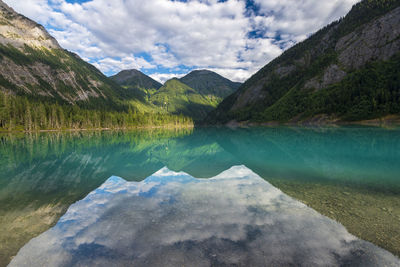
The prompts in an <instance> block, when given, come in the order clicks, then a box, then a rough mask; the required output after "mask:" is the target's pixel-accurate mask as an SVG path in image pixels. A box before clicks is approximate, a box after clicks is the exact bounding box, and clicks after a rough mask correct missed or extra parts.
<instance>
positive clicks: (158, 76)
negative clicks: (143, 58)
mask: <svg viewBox="0 0 400 267" xmlns="http://www.w3.org/2000/svg"><path fill="white" fill-rule="evenodd" d="M149 76H150V77H151V78H153V79H154V80H156V81H159V82H160V83H162V84H163V83H165V82H166V81H168V80H170V79H172V78H178V79H179V78H181V77H183V76H185V74H181V73H153V74H150V75H149Z"/></svg>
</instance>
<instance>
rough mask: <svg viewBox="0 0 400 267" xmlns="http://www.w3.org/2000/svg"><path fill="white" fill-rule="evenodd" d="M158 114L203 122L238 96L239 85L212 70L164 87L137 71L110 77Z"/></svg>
mask: <svg viewBox="0 0 400 267" xmlns="http://www.w3.org/2000/svg"><path fill="white" fill-rule="evenodd" d="M111 79H112V80H114V81H115V82H116V83H118V84H119V85H121V86H122V87H123V88H125V89H126V90H128V91H129V93H132V94H134V95H135V96H136V97H137V98H138V99H140V100H141V101H142V102H143V103H146V104H147V107H150V108H152V109H153V110H154V111H155V112H159V113H167V114H183V115H185V116H188V117H190V118H193V119H194V120H195V121H199V120H202V119H204V118H205V117H206V115H207V114H208V112H210V111H211V110H213V109H214V108H215V107H216V106H217V105H218V104H219V103H220V102H221V101H222V100H223V98H224V97H226V96H228V95H229V94H231V93H233V92H235V91H236V90H237V88H238V87H239V86H240V83H235V82H232V81H230V80H228V79H226V78H224V77H222V76H221V75H219V74H217V73H215V72H212V71H209V70H195V71H192V72H190V73H189V74H187V75H186V76H184V77H183V78H181V79H177V78H174V79H171V80H169V81H167V82H166V83H165V84H164V85H162V84H160V83H158V82H157V81H155V80H153V79H152V78H151V77H149V76H147V75H145V74H144V73H142V72H140V71H138V70H124V71H121V72H120V73H118V74H117V75H115V76H112V77H111Z"/></svg>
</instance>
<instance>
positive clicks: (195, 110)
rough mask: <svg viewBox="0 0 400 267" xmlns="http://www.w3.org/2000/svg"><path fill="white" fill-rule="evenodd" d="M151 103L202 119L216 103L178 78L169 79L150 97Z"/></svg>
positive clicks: (169, 110) (176, 112)
mask: <svg viewBox="0 0 400 267" xmlns="http://www.w3.org/2000/svg"><path fill="white" fill-rule="evenodd" d="M150 101H151V103H152V104H153V105H155V106H157V107H160V108H161V109H162V110H164V111H166V112H168V113H171V114H183V115H186V116H189V117H191V118H193V119H194V120H201V119H203V118H204V117H205V116H206V115H207V114H208V112H210V111H211V110H213V109H214V108H215V107H216V106H217V103H216V102H215V101H212V100H210V99H208V98H207V97H205V96H203V95H202V94H200V93H199V92H197V91H196V90H194V89H193V88H191V87H189V86H188V85H186V84H184V83H182V82H181V81H180V80H178V79H176V78H174V79H171V80H169V81H167V82H165V84H164V85H163V86H162V87H161V88H160V89H158V90H157V91H156V92H155V93H154V94H153V95H152V96H151V97H150Z"/></svg>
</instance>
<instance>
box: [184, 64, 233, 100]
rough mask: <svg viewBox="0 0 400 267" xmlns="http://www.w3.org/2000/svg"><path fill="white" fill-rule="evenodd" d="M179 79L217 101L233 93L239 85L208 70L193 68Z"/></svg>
mask: <svg viewBox="0 0 400 267" xmlns="http://www.w3.org/2000/svg"><path fill="white" fill-rule="evenodd" d="M179 80H180V81H181V82H182V83H184V84H186V85H188V86H190V87H191V88H193V89H194V90H196V91H197V92H198V93H200V94H202V95H204V96H208V97H209V98H213V99H215V100H216V101H217V102H221V101H222V100H223V99H224V98H225V97H227V96H229V95H230V94H232V93H234V92H235V91H236V90H237V89H238V88H239V87H240V85H241V83H238V82H232V81H231V80H229V79H227V78H225V77H222V76H221V75H219V74H217V73H215V72H212V71H209V70H194V71H192V72H190V73H189V74H187V75H186V76H184V77H182V78H180V79H179Z"/></svg>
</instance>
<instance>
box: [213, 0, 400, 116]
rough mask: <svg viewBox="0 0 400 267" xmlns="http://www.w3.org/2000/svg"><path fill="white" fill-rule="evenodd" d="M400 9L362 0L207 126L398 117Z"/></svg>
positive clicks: (254, 80) (260, 75)
mask: <svg viewBox="0 0 400 267" xmlns="http://www.w3.org/2000/svg"><path fill="white" fill-rule="evenodd" d="M399 6H400V2H399V1H398V0H388V1H377V0H364V1H361V2H360V3H358V4H356V5H355V6H353V8H352V10H351V11H350V12H349V14H347V15H346V16H345V17H344V18H342V19H340V20H339V21H336V22H333V23H332V24H330V25H328V26H326V27H325V28H323V29H321V30H320V31H318V32H317V33H315V34H314V35H312V36H311V37H310V38H308V39H307V40H305V41H304V42H302V43H299V44H297V45H295V46H294V47H292V48H291V49H289V50H287V51H286V52H284V53H283V54H282V55H281V56H280V57H278V58H276V59H275V60H273V61H272V62H271V63H269V64H267V65H266V66H265V67H264V68H262V69H261V70H260V71H259V72H257V73H256V74H255V75H253V76H252V77H251V78H250V79H249V80H247V81H246V82H245V83H244V84H243V85H242V86H241V87H240V88H239V90H238V91H237V92H236V93H234V94H232V95H231V96H229V97H228V98H227V99H225V100H224V101H223V102H222V103H221V104H220V105H219V107H218V108H217V110H216V111H214V112H212V114H210V115H209V116H208V118H207V119H206V121H207V122H209V123H227V122H230V121H231V122H232V121H239V122H240V121H242V122H258V123H261V122H271V121H274V122H322V121H325V122H326V121H337V120H340V121H354V120H366V119H373V118H379V117H383V116H386V115H390V114H399V113H400V81H399V77H400V55H399V52H400V7H399Z"/></svg>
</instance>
